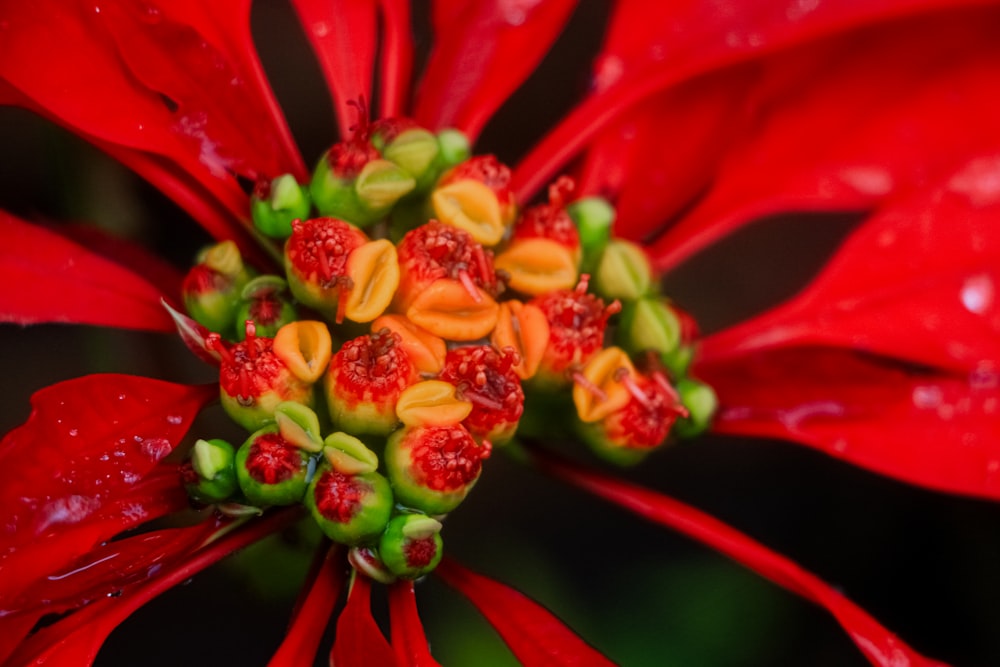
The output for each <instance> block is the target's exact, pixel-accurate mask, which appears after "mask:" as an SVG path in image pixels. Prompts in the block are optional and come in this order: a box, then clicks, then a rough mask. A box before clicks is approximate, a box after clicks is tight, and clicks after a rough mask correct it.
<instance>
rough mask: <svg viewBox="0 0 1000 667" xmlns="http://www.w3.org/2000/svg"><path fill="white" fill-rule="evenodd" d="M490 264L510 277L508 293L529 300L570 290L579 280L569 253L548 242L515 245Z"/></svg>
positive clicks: (520, 242) (560, 246)
mask: <svg viewBox="0 0 1000 667" xmlns="http://www.w3.org/2000/svg"><path fill="white" fill-rule="evenodd" d="M494 264H495V265H496V268H497V269H502V270H504V271H506V272H507V273H508V274H510V280H509V282H508V285H509V286H510V287H511V288H512V289H515V290H517V291H518V292H521V293H522V294H530V295H531V296H538V295H539V294H546V293H548V292H554V291H556V290H564V289H570V288H572V287H573V286H574V285H576V282H577V279H578V278H579V274H578V272H577V269H576V260H575V259H574V258H573V251H572V250H571V249H570V248H567V247H566V246H564V245H562V244H561V243H556V242H555V241H552V240H550V239H542V238H533V239H523V240H518V241H515V242H514V243H512V244H511V245H510V247H508V248H507V249H506V250H504V251H503V252H502V253H500V254H499V255H498V256H497V258H496V260H495V262H494Z"/></svg>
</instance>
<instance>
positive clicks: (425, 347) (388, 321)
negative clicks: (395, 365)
mask: <svg viewBox="0 0 1000 667" xmlns="http://www.w3.org/2000/svg"><path fill="white" fill-rule="evenodd" d="M380 329H388V330H389V331H392V332H394V333H396V334H399V338H400V342H399V345H400V347H402V348H403V350H404V351H405V352H406V356H408V357H409V358H410V361H412V362H413V365H414V366H416V368H417V371H418V372H419V373H422V374H425V375H437V374H438V373H440V372H441V369H442V368H443V367H444V356H445V354H447V352H448V346H447V344H446V343H445V342H444V339H443V338H441V337H440V336H435V335H434V334H432V333H431V332H429V331H426V330H424V329H421V328H420V327H418V326H417V325H416V324H414V323H413V322H411V321H410V320H408V319H407V318H406V317H404V316H403V315H383V316H382V317H379V318H378V319H376V320H375V321H374V322H372V331H379V330H380Z"/></svg>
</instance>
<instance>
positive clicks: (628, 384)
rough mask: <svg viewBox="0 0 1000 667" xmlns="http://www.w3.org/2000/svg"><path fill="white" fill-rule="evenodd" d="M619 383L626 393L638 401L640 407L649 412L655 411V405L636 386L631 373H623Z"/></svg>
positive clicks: (640, 388)
mask: <svg viewBox="0 0 1000 667" xmlns="http://www.w3.org/2000/svg"><path fill="white" fill-rule="evenodd" d="M616 375H617V373H616ZM620 382H621V383H622V384H623V385H625V388H626V389H628V393H630V394H632V398H634V399H635V400H637V401H639V403H640V404H641V405H642V407H644V408H646V409H647V410H649V411H650V412H652V411H653V410H655V409H656V403H655V402H654V401H653V399H651V398H650V397H649V396H648V395H647V394H646V392H644V391H643V390H642V387H640V386H639V385H638V384H636V382H635V380H634V379H633V378H632V375H631V373H628V372H625V373H623V374H622V376H621V379H620Z"/></svg>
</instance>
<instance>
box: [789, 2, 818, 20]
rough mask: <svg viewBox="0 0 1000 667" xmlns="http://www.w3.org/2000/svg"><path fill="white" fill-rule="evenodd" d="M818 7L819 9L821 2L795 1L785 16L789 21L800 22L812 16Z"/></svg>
mask: <svg viewBox="0 0 1000 667" xmlns="http://www.w3.org/2000/svg"><path fill="white" fill-rule="evenodd" d="M817 7H819V0H795V1H794V2H792V4H791V5H789V7H788V9H786V10H785V16H786V17H787V18H788V20H789V21H798V20H800V19H802V18H804V17H805V16H806V15H808V14H811V13H812V12H813V11H814V10H815V9H816V8H817Z"/></svg>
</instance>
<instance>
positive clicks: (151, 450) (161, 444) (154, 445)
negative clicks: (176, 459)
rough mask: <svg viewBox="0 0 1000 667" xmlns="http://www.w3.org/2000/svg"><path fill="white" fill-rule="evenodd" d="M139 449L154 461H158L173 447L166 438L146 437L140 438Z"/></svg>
mask: <svg viewBox="0 0 1000 667" xmlns="http://www.w3.org/2000/svg"><path fill="white" fill-rule="evenodd" d="M139 449H140V450H141V451H142V453H143V454H145V455H146V456H148V457H149V458H150V459H152V460H153V461H154V462H158V461H159V460H160V459H162V458H163V457H164V456H166V455H167V454H169V453H170V452H171V450H172V449H173V446H172V445H171V444H170V441H169V440H167V439H166V438H146V439H144V440H142V443H141V444H140V445H139Z"/></svg>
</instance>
